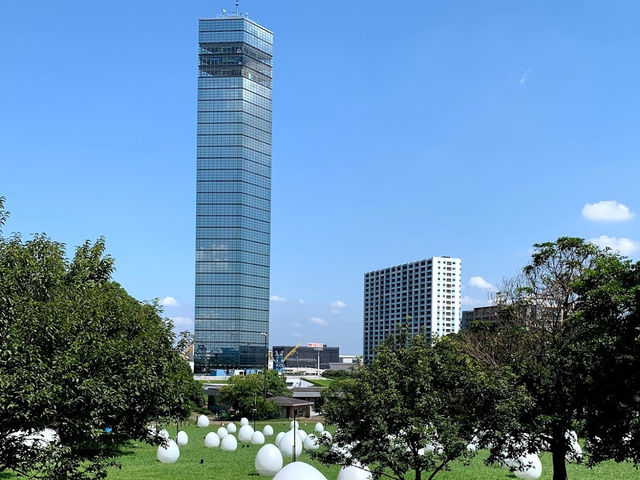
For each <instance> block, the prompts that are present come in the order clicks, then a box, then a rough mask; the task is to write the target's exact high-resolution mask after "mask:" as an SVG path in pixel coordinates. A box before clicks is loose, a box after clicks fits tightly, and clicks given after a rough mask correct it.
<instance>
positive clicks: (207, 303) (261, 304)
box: [198, 296, 269, 317]
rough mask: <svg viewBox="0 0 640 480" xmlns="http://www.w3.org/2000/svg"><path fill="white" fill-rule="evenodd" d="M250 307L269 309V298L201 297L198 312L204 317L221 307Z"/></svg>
mask: <svg viewBox="0 0 640 480" xmlns="http://www.w3.org/2000/svg"><path fill="white" fill-rule="evenodd" d="M231 307H235V308H250V309H253V310H268V309H269V299H268V298H267V299H258V298H251V297H237V296H234V297H226V296H223V297H199V298H198V312H199V313H200V315H201V316H202V317H206V316H207V312H210V311H214V310H213V309H216V310H217V309H219V308H231Z"/></svg>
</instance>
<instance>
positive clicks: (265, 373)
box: [260, 332, 269, 401]
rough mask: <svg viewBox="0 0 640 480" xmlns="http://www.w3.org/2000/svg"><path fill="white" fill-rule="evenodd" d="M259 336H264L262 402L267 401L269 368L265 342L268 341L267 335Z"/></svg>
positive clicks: (267, 348)
mask: <svg viewBox="0 0 640 480" xmlns="http://www.w3.org/2000/svg"><path fill="white" fill-rule="evenodd" d="M260 335H264V371H263V377H264V381H263V392H262V395H263V397H264V400H265V401H266V400H267V370H268V368H269V346H268V345H267V340H268V339H269V334H268V333H265V332H261V333H260Z"/></svg>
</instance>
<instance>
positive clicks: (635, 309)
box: [567, 255, 640, 466]
mask: <svg viewBox="0 0 640 480" xmlns="http://www.w3.org/2000/svg"><path fill="white" fill-rule="evenodd" d="M575 289H576V292H577V293H578V296H579V297H578V298H579V300H578V305H577V313H576V315H574V317H573V318H571V319H570V321H569V325H568V327H569V328H570V329H571V330H572V331H573V332H574V338H575V341H574V342H573V343H572V344H571V345H570V349H569V351H567V356H568V357H569V358H571V361H572V363H573V364H574V365H575V368H574V370H573V371H574V375H575V376H576V378H578V380H579V381H578V382H577V388H576V391H575V395H576V397H578V398H581V399H582V408H580V409H579V410H578V413H579V416H580V418H581V420H582V421H583V422H584V429H583V433H584V436H585V437H586V438H587V441H588V446H589V456H588V458H587V462H588V465H589V466H592V465H595V464H597V463H599V462H602V461H605V460H615V461H617V462H622V461H625V460H631V461H633V463H634V464H635V465H636V466H637V465H638V463H640V309H639V307H640V263H632V262H631V261H629V260H626V259H623V258H620V257H618V256H614V255H607V256H603V257H601V258H599V259H598V260H597V261H596V263H595V265H594V266H593V268H591V269H590V270H588V271H587V272H585V274H584V275H583V276H582V277H581V278H580V279H579V281H578V282H576V284H575Z"/></svg>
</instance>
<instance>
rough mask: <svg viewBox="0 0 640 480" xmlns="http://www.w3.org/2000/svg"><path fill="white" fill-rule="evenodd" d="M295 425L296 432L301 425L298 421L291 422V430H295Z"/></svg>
mask: <svg viewBox="0 0 640 480" xmlns="http://www.w3.org/2000/svg"><path fill="white" fill-rule="evenodd" d="M294 425H295V426H296V430H297V429H298V428H300V424H299V423H298V422H297V421H296V420H291V423H290V424H289V428H293V426H294Z"/></svg>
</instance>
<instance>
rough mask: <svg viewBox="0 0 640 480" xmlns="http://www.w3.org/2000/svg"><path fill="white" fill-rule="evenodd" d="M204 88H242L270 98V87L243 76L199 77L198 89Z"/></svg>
mask: <svg viewBox="0 0 640 480" xmlns="http://www.w3.org/2000/svg"><path fill="white" fill-rule="evenodd" d="M204 88H243V89H244V90H249V91H250V92H253V93H257V94H258V95H260V96H261V97H264V98H271V89H270V88H267V87H265V86H263V85H260V84H258V83H255V82H252V81H250V80H247V79H246V78H244V77H227V78H225V77H199V78H198V89H199V90H200V89H204Z"/></svg>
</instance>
